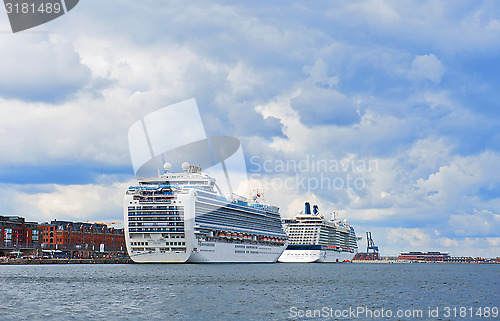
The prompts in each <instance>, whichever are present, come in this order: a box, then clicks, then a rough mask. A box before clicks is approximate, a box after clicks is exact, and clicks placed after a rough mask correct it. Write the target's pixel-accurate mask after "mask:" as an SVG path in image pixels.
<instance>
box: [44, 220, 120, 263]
mask: <svg viewBox="0 0 500 321" xmlns="http://www.w3.org/2000/svg"><path fill="white" fill-rule="evenodd" d="M39 229H40V234H41V235H40V238H41V248H42V252H44V253H45V254H46V255H50V256H63V257H71V258H89V257H94V256H96V255H111V256H122V255H124V254H125V251H126V249H125V248H124V244H125V237H124V234H123V229H115V228H113V227H111V228H110V227H108V226H107V225H106V224H102V223H82V222H70V221H58V220H53V221H51V222H50V223H48V222H46V223H43V224H40V225H39Z"/></svg>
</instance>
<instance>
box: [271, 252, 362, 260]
mask: <svg viewBox="0 0 500 321" xmlns="http://www.w3.org/2000/svg"><path fill="white" fill-rule="evenodd" d="M354 254H355V253H352V252H345V251H335V250H332V249H292V250H288V249H287V250H285V251H284V252H283V254H282V255H281V256H280V257H279V258H278V262H281V263H342V262H345V261H352V258H353V257H354Z"/></svg>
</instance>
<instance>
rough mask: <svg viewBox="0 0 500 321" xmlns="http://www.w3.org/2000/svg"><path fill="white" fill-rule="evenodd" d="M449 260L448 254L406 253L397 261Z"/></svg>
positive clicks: (400, 255)
mask: <svg viewBox="0 0 500 321" xmlns="http://www.w3.org/2000/svg"><path fill="white" fill-rule="evenodd" d="M449 259H450V254H448V253H441V252H406V253H401V254H399V256H398V260H407V261H417V262H445V261H448V260H449Z"/></svg>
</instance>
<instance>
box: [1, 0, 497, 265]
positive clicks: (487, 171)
mask: <svg viewBox="0 0 500 321" xmlns="http://www.w3.org/2000/svg"><path fill="white" fill-rule="evenodd" d="M4 10H5V9H3V8H2V9H0V52H1V54H0V115H1V116H0V151H1V157H0V215H9V216H23V217H26V218H27V219H28V220H32V221H38V222H45V221H50V220H53V219H58V220H74V221H95V222H116V223H117V224H119V223H120V222H122V221H123V204H122V202H123V196H124V192H125V190H126V189H127V187H128V186H130V185H132V184H134V181H135V176H134V171H133V167H132V163H131V159H130V153H129V148H128V141H127V133H128V129H129V128H130V126H132V124H133V123H135V122H136V121H137V120H138V119H140V118H141V117H143V116H145V115H147V114H149V113H151V112H154V111H155V110H158V109H160V108H162V107H165V106H168V105H170V104H174V103H177V102H181V101H184V100H187V99H191V98H195V99H196V101H197V104H198V107H199V110H200V114H201V118H202V120H203V124H204V126H205V131H206V133H207V135H209V136H217V135H227V136H233V137H236V138H238V139H239V140H240V142H241V146H242V149H243V151H244V154H245V159H246V165H247V171H248V176H249V187H248V189H247V190H242V191H240V192H241V193H242V194H244V193H250V191H251V190H258V191H259V192H260V193H263V195H264V198H265V201H266V202H268V203H272V204H275V205H277V206H279V207H280V209H281V214H282V216H285V217H291V216H294V215H295V214H297V213H298V212H299V210H301V209H302V208H303V204H304V202H306V201H309V202H311V203H313V204H318V206H319V208H320V211H321V213H324V214H327V213H331V212H337V213H338V214H337V215H338V217H339V218H342V219H344V218H346V219H348V222H349V223H350V224H352V225H353V226H354V228H355V229H356V232H357V234H358V235H360V236H364V235H365V233H366V231H371V232H372V234H373V237H374V241H375V243H376V244H377V245H378V246H379V247H380V249H381V254H382V255H397V254H398V253H399V252H401V251H412V250H416V251H445V252H449V253H450V254H451V255H453V256H474V257H477V256H482V257H497V256H500V235H499V234H500V233H499V231H500V170H498V165H499V164H500V112H499V111H500V108H499V107H500V105H499V101H500V91H499V90H498V88H500V76H499V74H500V42H499V41H498V39H500V4H499V3H498V2H497V1H453V2H450V1H435V0H433V1H333V2H332V1H314V2H308V1H274V2H269V1H251V2H248V3H244V2H243V3H234V2H232V1H210V2H206V1H189V2H186V1H175V0H174V1H157V0H151V1H147V3H139V2H137V1H131V0H120V1H118V0H108V1H96V0H82V1H80V3H79V4H78V5H77V6H76V7H75V8H74V9H73V10H71V12H69V13H67V14H65V15H63V16H61V17H60V18H58V19H55V20H53V21H51V22H48V23H46V24H44V25H41V26H38V27H35V28H33V29H29V30H26V31H23V32H19V33H15V34H13V33H12V32H11V29H10V25H9V21H8V18H7V15H6V12H5V11H4ZM172 139H175V137H172ZM359 247H360V249H361V250H364V248H365V247H366V240H365V238H363V240H361V241H360V242H359Z"/></svg>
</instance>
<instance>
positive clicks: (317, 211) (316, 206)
mask: <svg viewBox="0 0 500 321" xmlns="http://www.w3.org/2000/svg"><path fill="white" fill-rule="evenodd" d="M313 214H314V215H318V214H319V207H318V205H313Z"/></svg>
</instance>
